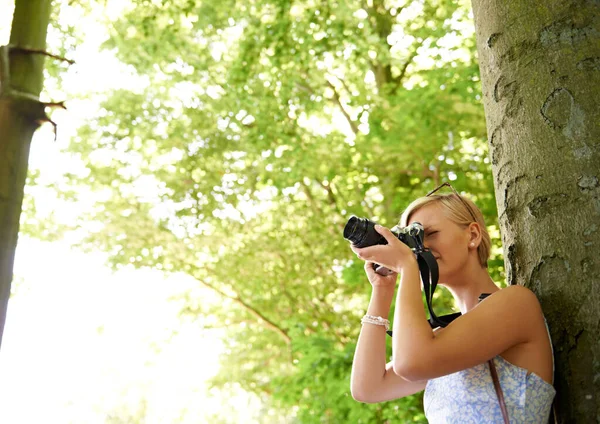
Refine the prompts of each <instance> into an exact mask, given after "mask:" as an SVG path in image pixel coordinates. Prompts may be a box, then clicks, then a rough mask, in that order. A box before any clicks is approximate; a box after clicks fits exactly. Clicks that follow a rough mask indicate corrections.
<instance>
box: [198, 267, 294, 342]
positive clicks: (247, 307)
mask: <svg viewBox="0 0 600 424" xmlns="http://www.w3.org/2000/svg"><path fill="white" fill-rule="evenodd" d="M196 280H197V281H198V282H199V283H200V284H202V285H203V286H205V287H208V288H209V289H211V290H213V291H214V292H216V293H218V294H219V295H221V296H222V297H224V298H226V299H230V300H232V301H234V302H236V303H238V304H239V305H242V306H243V307H244V309H245V310H246V311H248V312H250V314H251V315H253V316H255V317H256V318H258V320H259V321H261V322H263V323H264V324H265V326H266V327H268V328H270V329H271V330H273V331H275V332H276V333H277V334H279V335H280V336H281V337H282V338H283V340H284V341H285V343H286V344H287V345H288V346H291V343H292V339H291V338H290V336H289V335H288V334H287V333H286V331H285V330H283V329H282V328H281V327H279V326H278V325H277V324H275V323H274V322H273V321H271V320H270V319H269V318H267V317H266V316H264V315H263V314H262V313H260V312H259V311H258V310H256V309H255V308H253V307H252V305H250V304H249V303H248V302H246V301H244V300H243V299H242V298H240V297H239V295H238V296H230V295H228V294H226V293H224V292H223V291H221V290H220V289H218V288H217V287H215V286H213V285H212V284H210V283H207V282H206V281H203V280H200V279H199V278H197V279H196Z"/></svg>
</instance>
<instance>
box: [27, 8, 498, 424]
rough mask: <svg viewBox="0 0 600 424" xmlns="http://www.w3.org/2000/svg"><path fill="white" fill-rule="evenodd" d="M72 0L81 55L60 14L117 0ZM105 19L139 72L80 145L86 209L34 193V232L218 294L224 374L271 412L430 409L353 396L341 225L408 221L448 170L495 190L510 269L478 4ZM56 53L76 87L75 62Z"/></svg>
mask: <svg viewBox="0 0 600 424" xmlns="http://www.w3.org/2000/svg"><path fill="white" fill-rule="evenodd" d="M59 3H60V2H59ZM60 4H61V6H60V7H58V8H57V12H56V14H57V16H56V17H55V24H54V31H55V32H56V33H57V34H58V36H59V38H60V39H61V40H62V41H61V44H62V48H63V50H64V53H67V54H68V52H69V51H74V50H76V49H77V44H78V42H79V41H80V39H82V38H83V37H84V36H85V28H84V27H77V26H61V24H60V20H59V19H58V16H60V14H61V13H66V12H65V10H68V9H72V8H79V9H80V11H81V13H84V14H85V13H91V12H92V11H93V10H96V9H98V8H102V7H106V2H93V1H91V0H90V1H89V2H81V3H80V4H78V5H73V4H68V3H66V2H65V3H60ZM103 24H104V25H106V26H107V28H108V31H109V34H110V37H109V38H108V39H107V40H106V42H105V43H104V48H105V49H107V50H109V51H111V52H113V53H114V54H115V55H116V57H117V58H118V59H119V60H120V61H121V62H122V63H123V64H126V65H127V69H128V72H130V73H131V74H133V75H135V76H136V77H137V78H138V80H139V81H141V84H138V85H137V86H136V87H131V88H121V89H118V90H112V91H106V92H103V93H101V94H102V97H103V98H104V100H103V102H102V105H101V108H100V112H99V113H98V114H97V115H96V116H90V117H89V120H88V121H87V122H86V124H85V125H84V126H82V127H81V128H80V129H79V131H78V134H77V135H76V136H75V137H73V138H72V140H71V143H70V145H69V147H68V151H69V152H70V153H71V154H73V155H74V156H75V157H77V158H79V159H80V160H81V163H82V164H83V165H84V166H82V168H81V170H80V171H79V172H67V173H65V174H64V177H63V179H62V182H61V184H60V187H56V190H58V191H59V195H60V196H61V197H62V198H63V199H64V200H65V201H66V202H77V201H80V200H81V197H82V195H81V193H86V194H85V197H86V199H87V201H88V207H87V211H86V213H83V214H80V215H79V216H78V217H77V219H74V220H73V221H72V222H70V223H68V224H65V223H64V222H63V223H56V222H53V221H52V220H44V221H43V222H38V221H35V220H33V219H30V217H31V214H32V211H35V209H36V204H35V199H31V198H30V199H29V200H28V202H29V203H28V206H27V208H26V211H25V216H24V217H23V224H22V227H23V231H24V232H28V233H30V234H36V235H37V236H38V237H45V238H56V237H62V236H68V237H69V239H70V240H75V242H76V243H77V244H78V245H79V246H81V247H82V248H85V249H89V250H98V249H99V250H101V251H104V252H107V253H108V254H109V257H110V260H111V263H112V264H113V265H114V266H116V267H123V266H126V265H130V266H131V265H133V266H135V267H139V268H144V267H151V268H154V269H159V270H162V271H164V272H166V273H170V272H172V273H176V272H185V273H186V274H188V275H190V276H192V277H194V278H195V279H196V281H197V284H198V287H205V288H210V289H211V290H212V291H214V292H215V293H216V294H218V295H219V299H220V302H219V303H218V304H215V303H207V302H205V301H204V299H203V298H202V297H200V296H198V294H197V293H198V292H197V291H195V290H190V291H189V292H188V293H187V295H186V296H185V298H184V299H183V300H184V305H185V306H184V308H183V310H182V314H183V317H184V318H185V319H193V320H196V321H198V322H199V323H200V324H201V325H202V326H203V327H204V328H224V329H226V332H227V339H226V345H227V346H226V355H225V356H224V357H223V358H222V364H223V366H222V368H221V371H220V373H219V374H218V376H217V377H216V378H215V379H214V380H213V384H214V385H215V387H221V388H226V387H228V386H230V385H232V384H236V385H239V386H241V387H242V388H243V389H245V390H246V391H250V392H253V393H256V394H257V395H258V396H260V397H261V399H262V400H263V402H264V404H265V405H266V407H268V408H271V410H272V411H277V413H276V415H275V416H274V417H272V418H269V417H268V416H266V415H265V418H264V421H263V422H269V420H272V421H273V422H281V420H283V419H284V418H283V417H288V418H289V419H290V420H293V419H295V420H297V422H305V423H311V422H331V423H337V422H356V423H371V422H374V423H384V422H424V415H423V411H422V399H421V396H420V395H416V396H412V397H409V398H405V399H402V400H398V401H394V402H387V403H383V404H376V405H365V404H361V403H358V402H356V401H354V400H353V399H352V398H351V396H350V390H349V378H350V369H351V363H352V357H353V352H354V348H355V341H356V338H357V336H358V332H359V329H360V318H361V316H362V315H363V314H364V311H365V309H366V307H367V302H368V298H369V295H370V285H369V284H368V282H367V280H366V277H365V276H364V274H363V269H362V263H360V262H358V261H356V260H354V256H353V255H352V253H351V251H350V250H349V249H348V246H347V245H346V242H345V241H344V240H343V238H342V229H343V226H344V224H345V222H346V221H347V219H348V218H349V216H350V215H352V214H355V215H358V216H365V217H369V218H371V219H373V220H376V221H378V222H380V223H382V224H384V225H387V226H392V225H395V224H396V223H397V220H398V218H399V216H400V214H401V212H402V209H403V207H405V206H406V205H407V204H408V203H409V202H410V201H411V200H412V199H413V198H415V197H418V196H421V195H424V194H425V193H427V191H429V190H430V189H432V188H433V187H435V186H437V185H438V184H440V183H442V182H444V181H451V182H452V184H453V186H454V187H455V188H456V189H457V190H459V191H463V192H466V193H468V194H469V195H470V197H471V198H472V199H473V200H474V201H475V202H476V203H477V204H478V205H479V206H480V207H481V209H482V211H483V213H484V215H485V217H486V220H487V223H488V225H489V226H490V230H491V233H492V235H493V237H494V250H493V252H494V256H493V258H492V260H491V261H490V270H491V272H492V276H493V278H494V279H495V280H496V281H497V282H500V283H503V281H504V274H503V262H502V258H501V256H500V252H501V249H500V247H499V240H498V232H497V216H496V204H495V200H494V194H493V193H494V190H493V181H492V177H491V170H490V164H489V160H488V158H487V155H488V152H487V145H486V133H485V122H484V116H483V108H482V106H481V95H480V82H479V76H478V65H477V61H476V56H475V55H476V53H475V51H476V49H475V39H474V30H473V22H472V17H471V14H470V4H469V3H468V2H463V1H459V2H453V1H449V0H434V1H430V2H423V1H419V0H415V1H392V0H388V1H384V0H365V1H358V0H356V1H355V0H349V1H346V2H339V1H334V0H314V1H305V2H295V3H291V2H287V1H275V0H273V1H269V0H259V1H245V2H235V1H227V0H225V1H220V2H216V1H206V2H199V1H193V0H152V1H150V0H146V1H140V2H132V3H125V5H124V8H123V11H122V14H121V15H120V17H119V18H118V19H116V20H113V19H108V18H107V19H105V20H104V21H103ZM58 48H59V46H57V49H58ZM52 66H55V67H54V68H48V71H49V74H50V76H51V77H53V78H54V81H55V84H56V86H57V87H60V86H61V85H62V84H65V83H66V82H67V79H66V78H68V77H65V75H66V72H65V69H64V68H62V67H61V66H62V65H61V64H55V65H52ZM29 182H30V184H31V185H35V184H36V175H35V174H31V175H30V179H29ZM89 199H92V200H93V201H89ZM436 307H437V309H438V310H439V311H440V313H444V312H447V311H448V310H449V309H451V308H452V304H451V300H450V297H449V296H448V295H447V294H444V293H443V292H441V291H440V294H439V296H438V298H437V304H436ZM206 348H207V349H210V346H207V347H206ZM140 408H141V409H143V405H142V406H140ZM294 417H295V418H294ZM213 419H214V420H213V422H227V419H226V418H223V417H221V418H219V417H213Z"/></svg>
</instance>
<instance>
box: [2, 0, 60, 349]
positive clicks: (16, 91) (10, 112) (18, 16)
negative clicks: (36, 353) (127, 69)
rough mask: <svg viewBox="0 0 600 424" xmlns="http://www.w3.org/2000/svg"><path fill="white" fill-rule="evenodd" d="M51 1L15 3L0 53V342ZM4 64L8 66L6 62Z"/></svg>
mask: <svg viewBox="0 0 600 424" xmlns="http://www.w3.org/2000/svg"><path fill="white" fill-rule="evenodd" d="M50 3H51V0H17V1H16V3H15V12H14V16H13V21H12V27H11V34H10V45H9V46H8V47H6V46H5V47H3V50H2V51H1V52H0V53H3V56H2V57H0V61H1V62H0V65H2V69H1V70H2V72H0V344H1V342H2V333H3V332H4V323H5V321H6V310H7V307H8V298H9V297H10V284H11V281H12V275H13V263H14V257H15V249H16V247H17V237H18V233H19V218H20V215H21V205H22V203H23V191H24V188H25V179H26V177H27V162H28V159H29V148H30V146H31V138H32V136H33V133H34V132H35V130H36V129H37V128H38V126H39V125H40V118H41V116H43V105H42V104H41V103H39V101H37V100H36V99H37V98H38V97H39V95H40V92H41V90H42V86H43V70H44V55H43V54H40V53H35V52H32V51H27V50H38V51H44V50H45V48H46V32H47V27H48V22H49V20H50ZM6 62H8V63H6Z"/></svg>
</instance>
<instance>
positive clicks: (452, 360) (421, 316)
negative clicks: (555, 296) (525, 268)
mask: <svg viewBox="0 0 600 424" xmlns="http://www.w3.org/2000/svg"><path fill="white" fill-rule="evenodd" d="M396 308H397V310H401V311H402V314H396V316H395V320H394V336H393V342H392V348H393V352H394V364H393V368H394V372H396V373H397V374H398V375H401V376H402V377H404V378H405V379H407V380H410V381H418V380H423V379H431V378H435V377H440V376H443V375H447V374H451V373H453V372H457V371H460V370H463V369H467V368H470V367H473V366H475V365H477V364H481V363H483V362H486V361H488V360H489V359H491V358H493V357H494V356H496V355H499V354H500V353H502V352H504V351H505V350H507V349H509V348H510V347H512V346H515V345H517V344H520V343H527V342H530V341H531V340H532V338H533V334H534V332H535V326H536V325H538V324H539V322H538V321H539V320H541V319H543V315H542V313H541V307H540V304H539V302H538V300H537V298H536V297H535V295H534V294H533V292H531V291H530V290H528V289H527V288H525V287H521V286H511V287H508V288H506V289H504V290H500V291H499V292H497V293H495V294H494V295H493V296H490V297H489V298H487V299H486V300H484V301H483V302H481V304H479V305H478V306H477V307H475V308H473V310H471V311H469V313H467V314H465V315H463V316H461V317H459V318H458V319H456V320H455V321H453V322H452V323H451V324H450V325H448V327H446V328H445V329H444V331H443V332H441V333H440V334H438V335H436V337H434V335H433V331H432V330H431V328H430V326H429V324H428V323H427V321H426V316H425V312H424V310H423V305H422V299H421V287H420V278H419V268H418V265H417V263H416V261H414V263H412V262H406V264H405V265H404V268H403V269H402V278H401V282H400V287H399V289H398V296H397V298H396Z"/></svg>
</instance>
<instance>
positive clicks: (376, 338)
mask: <svg viewBox="0 0 600 424" xmlns="http://www.w3.org/2000/svg"><path fill="white" fill-rule="evenodd" d="M393 298H394V286H393V285H392V286H389V287H381V286H376V287H373V292H372V295H371V302H370V303H369V308H368V310H367V314H368V315H374V316H380V317H382V318H385V319H387V318H388V314H389V310H390V306H391V304H392V301H393ZM392 365H393V364H392V362H390V363H388V364H386V332H385V327H384V326H381V325H373V324H363V326H362V329H361V332H360V336H359V338H358V343H357V344H356V351H355V353H354V362H353V363H352V376H351V384H350V390H351V392H352V397H353V398H354V399H355V400H357V401H359V402H366V403H375V402H384V401H387V400H393V399H398V398H401V397H404V396H408V395H412V394H414V393H417V392H420V391H421V390H423V389H424V388H425V384H426V383H427V382H426V381H416V382H411V381H407V380H405V379H404V378H402V377H400V376H399V375H397V374H396V373H394V372H393V370H392Z"/></svg>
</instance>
